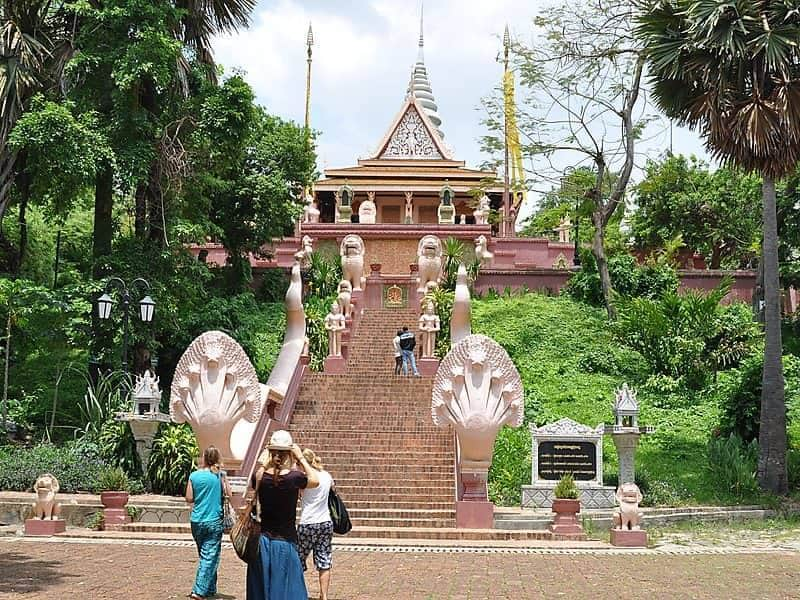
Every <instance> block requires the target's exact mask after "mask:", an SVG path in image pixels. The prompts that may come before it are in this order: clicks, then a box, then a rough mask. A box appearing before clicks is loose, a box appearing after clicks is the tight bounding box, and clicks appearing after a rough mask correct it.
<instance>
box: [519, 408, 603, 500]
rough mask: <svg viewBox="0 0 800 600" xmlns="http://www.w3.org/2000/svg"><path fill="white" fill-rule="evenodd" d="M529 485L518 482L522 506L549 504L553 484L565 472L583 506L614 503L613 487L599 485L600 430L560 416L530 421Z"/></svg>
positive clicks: (601, 452) (601, 446)
mask: <svg viewBox="0 0 800 600" xmlns="http://www.w3.org/2000/svg"><path fill="white" fill-rule="evenodd" d="M530 430H531V441H532V453H531V456H532V469H531V485H524V486H522V507H523V508H541V507H550V506H551V505H552V502H553V488H555V486H556V484H558V480H559V479H561V476H562V475H564V474H565V473H572V476H573V478H574V479H575V484H576V485H577V486H578V489H579V490H580V492H581V497H580V501H581V505H582V506H583V507H584V508H611V507H612V506H614V492H615V490H614V488H613V487H609V486H604V485H603V433H604V431H605V427H604V426H603V425H602V424H601V425H598V426H597V427H595V428H591V427H588V426H586V425H582V424H580V423H577V422H575V421H573V420H572V419H561V420H559V421H556V422H555V423H550V424H549V425H545V426H544V427H539V428H537V427H535V426H533V425H531V427H530Z"/></svg>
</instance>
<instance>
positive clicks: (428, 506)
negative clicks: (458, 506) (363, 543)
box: [342, 495, 454, 511]
mask: <svg viewBox="0 0 800 600" xmlns="http://www.w3.org/2000/svg"><path fill="white" fill-rule="evenodd" d="M342 499H343V500H344V501H345V502H346V504H347V508H348V510H349V509H360V510H381V511H391V510H426V511H435V510H453V506H454V500H453V498H452V495H451V498H450V500H449V501H444V502H426V503H425V504H424V506H421V505H420V504H419V503H417V502H411V501H404V500H398V501H395V502H387V501H383V500H375V499H368V500H359V499H353V498H350V497H349V496H348V497H347V498H345V497H344V495H342Z"/></svg>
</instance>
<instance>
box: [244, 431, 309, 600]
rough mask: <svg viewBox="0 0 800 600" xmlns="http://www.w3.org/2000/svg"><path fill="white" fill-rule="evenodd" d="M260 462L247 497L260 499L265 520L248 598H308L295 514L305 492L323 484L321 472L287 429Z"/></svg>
mask: <svg viewBox="0 0 800 600" xmlns="http://www.w3.org/2000/svg"><path fill="white" fill-rule="evenodd" d="M295 461H297V466H298V467H300V470H295V469H294V468H293V467H294V464H295ZM260 463H261V466H259V468H258V469H257V470H256V472H255V474H254V475H253V477H252V479H251V481H250V486H249V488H248V490H247V496H246V497H247V498H250V497H252V496H253V495H255V497H256V498H257V499H258V505H259V515H260V517H261V536H260V539H259V546H258V557H257V558H255V559H254V560H252V561H251V562H250V563H248V565H247V598H248V600H268V599H270V600H278V599H280V600H307V598H308V593H307V591H306V583H305V579H303V568H302V566H301V565H300V556H299V555H298V552H297V529H296V527H295V515H296V511H297V497H298V494H299V491H300V490H303V489H307V488H316V487H317V486H319V476H318V473H317V471H316V469H314V467H312V466H311V465H310V464H309V463H308V461H307V460H306V459H305V457H304V456H303V453H302V452H301V451H300V447H299V446H298V445H297V444H295V443H294V442H293V441H292V436H291V435H290V434H289V432H288V431H283V430H279V431H276V432H275V433H273V434H272V437H271V438H270V441H269V444H268V445H267V451H266V452H265V453H264V454H262V455H261V459H260Z"/></svg>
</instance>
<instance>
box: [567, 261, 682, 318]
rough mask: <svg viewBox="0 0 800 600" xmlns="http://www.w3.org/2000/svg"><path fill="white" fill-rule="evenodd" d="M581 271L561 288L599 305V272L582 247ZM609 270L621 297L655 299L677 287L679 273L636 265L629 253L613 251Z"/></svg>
mask: <svg viewBox="0 0 800 600" xmlns="http://www.w3.org/2000/svg"><path fill="white" fill-rule="evenodd" d="M580 255H581V270H580V271H578V272H577V273H575V274H574V275H573V276H572V277H571V278H570V280H569V281H568V282H567V285H566V287H565V288H564V291H565V293H566V294H568V295H569V296H571V297H573V298H575V299H576V300H580V301H582V302H586V303H587V304H591V305H592V306H602V304H603V293H602V291H601V289H600V274H599V273H598V272H597V262H596V261H595V259H594V256H593V255H592V253H591V252H589V251H587V250H583V251H581V253H580ZM608 271H609V275H610V276H611V284H612V286H613V288H614V292H615V293H616V294H617V295H618V296H619V297H621V298H636V297H644V298H658V297H660V296H661V295H663V294H665V293H667V292H673V291H675V290H677V289H678V275H677V273H676V272H675V270H674V269H673V268H672V267H670V266H667V265H659V264H646V265H638V264H637V263H636V259H635V258H634V257H632V256H630V255H629V254H627V253H626V254H616V255H614V256H611V257H609V259H608Z"/></svg>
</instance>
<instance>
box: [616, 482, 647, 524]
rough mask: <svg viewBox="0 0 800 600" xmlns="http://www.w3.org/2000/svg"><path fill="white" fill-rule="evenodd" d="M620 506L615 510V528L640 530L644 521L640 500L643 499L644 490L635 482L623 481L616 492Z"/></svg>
mask: <svg viewBox="0 0 800 600" xmlns="http://www.w3.org/2000/svg"><path fill="white" fill-rule="evenodd" d="M616 499H617V502H619V508H618V509H617V510H615V511H614V529H621V530H627V531H638V530H639V529H640V525H641V523H642V513H641V511H640V510H639V502H641V501H642V492H640V491H639V486H637V485H636V484H635V483H623V484H622V485H621V486H619V487H618V488H617V493H616Z"/></svg>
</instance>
